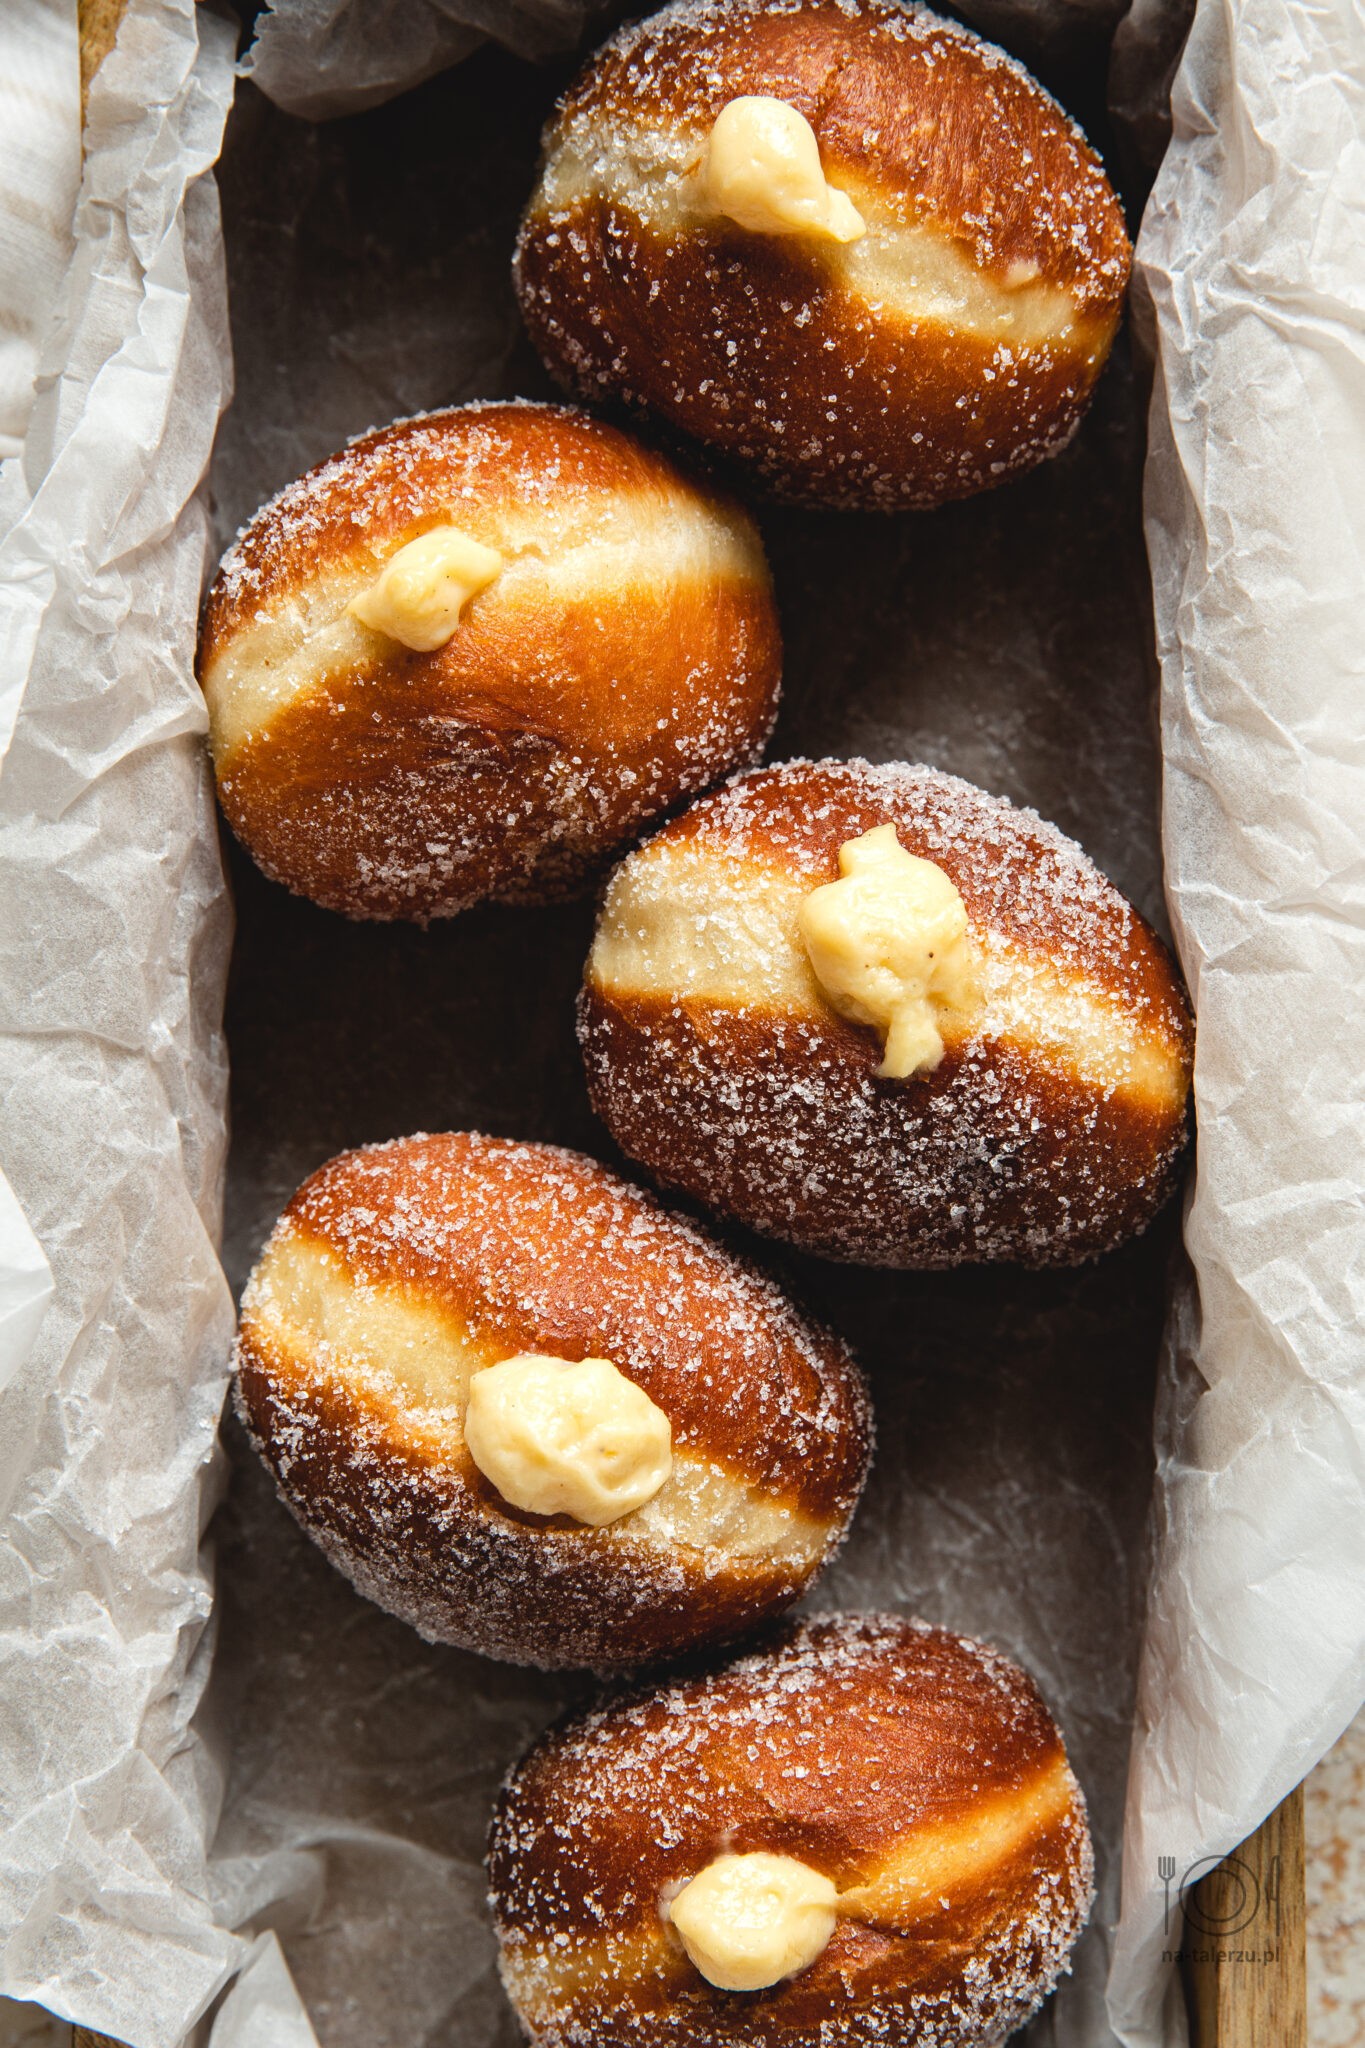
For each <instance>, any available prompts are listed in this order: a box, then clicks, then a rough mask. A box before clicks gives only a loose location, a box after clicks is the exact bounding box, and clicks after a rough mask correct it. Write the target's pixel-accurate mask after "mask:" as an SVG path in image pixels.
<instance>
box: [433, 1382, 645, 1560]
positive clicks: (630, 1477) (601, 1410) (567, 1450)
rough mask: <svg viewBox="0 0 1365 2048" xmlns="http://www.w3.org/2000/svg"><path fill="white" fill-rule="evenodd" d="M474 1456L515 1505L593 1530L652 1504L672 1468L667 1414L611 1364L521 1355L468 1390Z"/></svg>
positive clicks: (467, 1419) (469, 1432)
mask: <svg viewBox="0 0 1365 2048" xmlns="http://www.w3.org/2000/svg"><path fill="white" fill-rule="evenodd" d="M464 1434H465V1443H466V1445H467V1446H468V1450H469V1455H470V1457H471V1458H472V1459H473V1460H474V1463H475V1464H476V1465H477V1466H478V1468H479V1470H480V1472H482V1473H483V1475H484V1477H485V1479H487V1480H490V1481H491V1483H492V1484H493V1485H494V1486H495V1487H496V1488H497V1490H498V1492H499V1493H500V1494H501V1495H502V1497H503V1499H504V1500H505V1501H509V1502H510V1503H511V1505H512V1506H513V1507H517V1508H522V1509H524V1510H525V1511H526V1512H527V1513H528V1514H533V1515H571V1516H572V1517H573V1519H574V1520H575V1521H576V1522H583V1523H586V1524H587V1525H588V1527H590V1528H593V1529H599V1528H602V1527H603V1526H604V1525H605V1524H606V1523H608V1522H615V1521H619V1520H620V1518H621V1516H622V1515H628V1514H631V1513H632V1512H633V1511H634V1510H635V1509H636V1508H640V1507H643V1506H644V1504H645V1502H646V1501H648V1500H652V1499H653V1498H654V1496H655V1494H656V1493H657V1492H658V1491H659V1489H660V1487H661V1486H662V1485H663V1484H664V1481H665V1480H666V1479H667V1478H668V1476H669V1473H670V1472H671V1471H672V1469H673V1432H672V1429H671V1427H670V1425H669V1420H668V1417H667V1416H666V1415H665V1414H664V1412H663V1410H662V1409H661V1408H659V1407H657V1406H656V1405H655V1403H654V1402H653V1401H651V1400H650V1398H649V1396H648V1394H647V1393H645V1391H644V1389H643V1388H642V1387H637V1386H636V1384H635V1382H634V1381H633V1380H629V1379H627V1378H626V1376H625V1374H624V1373H622V1372H618V1370H617V1368H616V1367H615V1366H614V1365H613V1364H612V1363H611V1361H610V1359H606V1358H584V1359H582V1360H581V1361H579V1362H578V1363H577V1364H574V1363H571V1362H570V1361H569V1360H568V1359H563V1358H550V1357H546V1356H545V1355H543V1354H542V1353H539V1352H521V1353H519V1354H518V1355H517V1356H516V1357H515V1358H504V1359H503V1360H502V1361H501V1362H500V1363H499V1364H497V1365H489V1366H485V1367H484V1368H483V1370H482V1371H480V1372H476V1373H475V1374H474V1377H473V1378H472V1379H471V1381H470V1383H469V1405H468V1408H467V1409H466V1412H465V1421H464Z"/></svg>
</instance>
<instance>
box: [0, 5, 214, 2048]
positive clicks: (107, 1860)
mask: <svg viewBox="0 0 1365 2048" xmlns="http://www.w3.org/2000/svg"><path fill="white" fill-rule="evenodd" d="M196 16H197V18H196ZM231 66H232V41H231V36H230V34H229V32H228V30H227V27H226V25H225V24H223V23H221V22H218V21H215V20H214V19H213V18H212V17H211V16H210V15H208V14H207V13H198V14H197V10H196V9H195V7H194V6H193V4H192V0H134V4H133V6H132V8H131V10H130V13H129V15H128V17H127V19H126V20H125V22H124V24H123V29H122V33H121V35H120V38H119V43H118V47H117V49H116V50H115V51H114V52H113V54H112V55H110V56H109V57H108V59H107V60H106V62H105V64H104V66H103V67H102V69H101V71H100V73H99V75H98V78H97V80H96V83H95V88H94V91H93V93H92V96H91V102H90V115H89V127H88V131H87V145H88V148H87V155H86V161H85V174H84V183H83V188H82V192H81V196H80V200H79V204H78V208H77V214H76V222H75V231H76V247H75V255H74V258H73V263H72V268H71V270H70V272H69V274H68V277H67V281H66V286H65V295H64V300H63V302H62V305H61V310H60V318H59V331H58V332H57V333H56V335H55V337H54V338H53V339H52V340H51V341H50V342H49V344H48V346H47V349H46V354H45V358H44V359H43V361H42V362H41V363H40V378H39V392H38V397H37V401H36V405H35V409H34V412H33V416H32V419H31V421H30V424H29V428H28V433H27V437H26V440H25V445H24V451H23V455H22V458H21V459H17V460H16V461H14V462H13V463H10V464H8V465H7V466H6V469H5V473H4V477H3V482H2V483H0V705H2V708H3V724H4V737H5V738H7V740H8V747H7V751H6V752H5V755H4V760H3V766H0V900H2V902H3V917H2V918H0V1017H2V1035H0V1165H2V1166H3V1170H4V1174H5V1176H6V1179H7V1181H8V1183H9V1184H10V1186H11V1187H12V1190H13V1193H14V1196H15V1199H16V1201H17V1203H18V1204H19V1206H20V1208H21V1210H22V1215H23V1218H24V1219H25V1220H26V1224H27V1232H24V1231H21V1230H20V1229H19V1227H18V1221H17V1219H15V1218H12V1217H11V1218H8V1219H7V1218H6V1217H4V1216H3V1215H0V1262H2V1263H0V1300H3V1301H4V1302H5V1303H6V1305H7V1306H8V1307H9V1308H10V1309H11V1314H10V1316H9V1318H8V1320H7V1323H6V1325H5V1327H4V1329H3V1330H2V1331H0V1340H2V1341H3V1343H4V1345H5V1359H6V1365H5V1370H6V1373H7V1374H8V1375H9V1384H8V1385H7V1386H6V1387H5V1389H4V1392H3V1395H2V1396H0V1501H3V1505H4V1513H5V1538H6V1540H5V1542H4V1544H3V1545H0V1731H2V1732H0V1752H2V1753H3V1759H4V1768H3V1771H0V1991H3V1992H4V1993H6V1994H8V1995H10V1996H12V1997H15V1998H20V1999H31V2000H34V2001H37V2002H39V2003H42V2004H44V2005H46V2006H48V2007H49V2008H50V2009H51V2010H52V2011H54V2012H56V2013H58V2014H61V2015H63V2016H65V2017H69V2018H72V2019H78V2020H81V2021H83V2022H85V2023H86V2024H88V2025H91V2026H94V2027H97V2028H100V2029H103V2030H106V2031H107V2032H109V2033H110V2034H113V2035H115V2036H117V2037H119V2038H121V2039H127V2040H129V2041H135V2042H137V2043H139V2044H145V2048H176V2044H177V2043H178V2042H179V2041H180V2039H181V2037H182V2035H183V2033H184V2031H185V2028H186V2026H187V2025H188V2024H189V2022H190V2021H192V2020H193V2018H194V2017H195V2015H196V2013H197V2012H199V2011H200V2010H201V2009H202V2008H203V2006H204V2005H205V2004H206V2003H207V2001H208V2000H209V1999H210V1998H211V1997H212V1996H213V1994H214V1993H215V1991H216V1990H217V1989H218V1987H219V1986H220V1985H221V1984H222V1983H223V1982H224V1980H225V1979H226V1977H227V1976H228V1974H229V1972H230V1971H231V1970H232V1969H233V1967H234V1965H235V1964H236V1962H237V1961H238V1960H239V1958H240V1956H241V1955H242V1953H243V1951H244V1944H243V1943H242V1942H241V1941H240V1940H239V1939H238V1938H237V1937H236V1936H234V1935H233V1934H231V1933H230V1932H228V1931H227V1930H225V1929H224V1928H223V1927H222V1926H220V1925H218V1924H216V1923H215V1920H214V1918H213V1915H212V1911H211V1909H210V1905H209V1898H208V1882H207V1869H206V1852H207V1838H208V1836H209V1834H210V1833H211V1830H212V1826H213V1821H214V1815H215V1809H216V1800H217V1789H218V1788H217V1784H216V1779H215V1773H214V1770H213V1767H212V1765H211V1764H210V1762H209V1760H208V1758H207V1756H206V1753H205V1752H204V1750H203V1748H202V1746H201V1745H200V1744H199V1743H198V1742H197V1741H196V1739H195V1737H194V1735H193V1733H192V1730H191V1725H190V1724H191V1717H192V1714H193V1711H194V1707H195V1703H196V1701H197V1699H198V1698H199V1695H200V1692H201V1690H202V1686H203V1681H204V1677H205V1675H206V1671H207V1664H208V1639H207V1638H206V1636H205V1635H204V1625H205V1621H206V1619H207V1616H208V1611H209V1584H208V1580H207V1577H206V1575H205V1572H204V1570H203V1567H202V1565H201V1563H200V1561H199V1556H198V1547H199V1538H200V1534H201V1524H202V1520H203V1517H204V1514H205V1511H206V1507H207V1501H208V1480H209V1475H210V1469H211V1467H212V1465H213V1462H214V1459H215V1450H214V1443H215V1434H216V1429H217V1422H218V1414H219V1408H220V1404H221V1400H222V1393H223V1384H224V1375H225V1348H226V1345H227V1343H228V1340H229V1336H230V1332H231V1326H232V1316H231V1304H230V1301H229V1297H228V1294H227V1289H226V1287H225V1285H224V1282H223V1278H222V1273H221V1271H220V1268H219V1265H218V1262H217V1258H216V1256H215V1239H216V1236H217V1231H218V1223H219V1202H220V1192H221V1173H222V1157H223V1140H224V1131H223V1098H224V1087H225V1060H224V1050H223V1043H222V1037H221V1030H220V1022H219V1018H220V1010H221V991H222V981H223V974H224V970H225V966H226V960H227V951H228V937H229V918H228V911H227V904H226V899H225V894H224V889H223V879H222V873H221V867H220V863H219V857H218V848H217V840H216V833H215V825H214V816H213V805H212V796H211V790H210V785H209V778H208V773H207V769H206V766H205V761H204V753H203V745H202V733H203V729H204V722H205V721H204V710H203V704H202V701H201V699H200V697H199V694H198V691H197V689H196V686H195V682H194V677H193V674H192V671H191V649H192V646H193V637H194V625H195V615H196V609H197V605H198V598H199V587H200V575H201V571H202V566H203V561H204V550H205V520H204V513H203V509H202V506H201V505H200V504H199V503H198V502H197V501H196V500H195V497H194V493H195V491H196V487H197V486H198V483H199V480H200V478H201V477H202V475H203V472H204V468H205V465H206V463H207V460H208V455H209V450H210V448H211V446H212V442H213V434H214V429H215V426H216V423H217V419H218V415H219V412H220V409H221V407H222V405H223V403H224V400H225V398H226V395H227V388H228V377H229V363H228V351H227V339H226V318H225V307H224V302H223V291H222V245H221V234H220V224H219V217H218V209H217V202H216V195H215V191H214V187H213V183H212V180H211V179H210V178H207V177H206V176H205V175H204V174H205V173H206V172H207V171H208V169H209V167H210V166H211V165H212V163H213V161H214V159H215V157H216V156H217V154H218V149H219V144H220V138H221V135H222V127H223V119H224V115H225V113H226V110H227V105H228V100H229V96H230V91H231ZM38 1248H40V1249H38ZM44 1268H46V1269H47V1274H48V1277H49V1278H50V1282H51V1289H52V1291H51V1295H50V1299H48V1300H47V1301H46V1303H45V1304H44V1303H43V1301H42V1299H41V1296H42V1294H43V1290H44V1273H43V1269H44Z"/></svg>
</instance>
